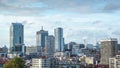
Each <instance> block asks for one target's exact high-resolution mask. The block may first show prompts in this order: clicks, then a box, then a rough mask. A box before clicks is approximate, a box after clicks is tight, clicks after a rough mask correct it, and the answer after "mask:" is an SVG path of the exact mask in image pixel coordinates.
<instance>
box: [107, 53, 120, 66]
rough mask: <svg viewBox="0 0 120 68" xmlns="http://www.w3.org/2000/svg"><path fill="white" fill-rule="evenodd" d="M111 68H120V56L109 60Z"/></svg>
mask: <svg viewBox="0 0 120 68" xmlns="http://www.w3.org/2000/svg"><path fill="white" fill-rule="evenodd" d="M109 68H120V55H116V56H115V57H113V58H109Z"/></svg>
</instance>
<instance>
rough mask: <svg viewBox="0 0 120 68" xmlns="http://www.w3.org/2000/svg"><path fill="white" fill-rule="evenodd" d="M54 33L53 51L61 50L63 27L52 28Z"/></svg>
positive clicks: (62, 47) (62, 48)
mask: <svg viewBox="0 0 120 68" xmlns="http://www.w3.org/2000/svg"><path fill="white" fill-rule="evenodd" d="M54 34H55V51H56V52H63V50H64V38H63V28H56V29H55V30H54Z"/></svg>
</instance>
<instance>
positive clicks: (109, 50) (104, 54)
mask: <svg viewBox="0 0 120 68" xmlns="http://www.w3.org/2000/svg"><path fill="white" fill-rule="evenodd" d="M117 45H118V42H117V39H115V38H112V39H107V40H101V61H100V63H101V64H107V65H108V64H109V58H112V57H114V56H115V55H116V54H117V53H118V49H117Z"/></svg>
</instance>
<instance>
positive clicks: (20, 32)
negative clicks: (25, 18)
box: [10, 23, 24, 53]
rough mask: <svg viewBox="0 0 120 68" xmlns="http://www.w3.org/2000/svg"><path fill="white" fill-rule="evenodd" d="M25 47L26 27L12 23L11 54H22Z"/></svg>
mask: <svg viewBox="0 0 120 68" xmlns="http://www.w3.org/2000/svg"><path fill="white" fill-rule="evenodd" d="M23 46H24V26H23V25H22V24H21V23H12V24H11V26H10V52H11V53H13V52H22V51H23V49H22V48H23Z"/></svg>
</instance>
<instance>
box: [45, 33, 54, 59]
mask: <svg viewBox="0 0 120 68" xmlns="http://www.w3.org/2000/svg"><path fill="white" fill-rule="evenodd" d="M45 48H46V55H47V56H48V57H53V56H54V53H55V38H54V36H52V35H49V36H46V38H45Z"/></svg>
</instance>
